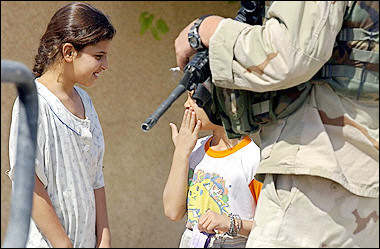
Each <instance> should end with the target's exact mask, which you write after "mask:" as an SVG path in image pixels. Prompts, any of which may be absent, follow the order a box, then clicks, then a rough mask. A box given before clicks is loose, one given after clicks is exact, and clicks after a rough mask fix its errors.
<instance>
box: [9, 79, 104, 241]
mask: <svg viewBox="0 0 380 249" xmlns="http://www.w3.org/2000/svg"><path fill="white" fill-rule="evenodd" d="M35 83H36V87H37V93H38V106H39V108H38V110H39V116H38V130H37V148H36V160H35V165H36V166H35V172H36V174H37V176H38V178H39V179H40V180H41V182H42V183H43V184H44V186H45V188H46V190H47V193H48V195H49V197H50V200H51V202H52V204H53V207H54V209H55V212H56V214H57V216H58V218H59V220H60V222H61V224H62V226H63V228H64V229H65V231H66V234H67V235H68V236H69V238H70V239H71V242H72V243H73V246H74V247H95V246H96V236H95V222H96V210H95V196H94V189H98V188H101V187H103V186H104V179H103V155H104V138H103V132H102V129H101V126H100V122H99V119H98V115H97V113H96V111H95V108H94V106H93V104H92V101H91V98H90V96H89V95H88V94H87V93H86V92H85V91H84V90H83V89H81V88H79V87H76V86H75V87H74V88H75V90H76V91H77V92H78V93H79V95H80V97H81V99H82V102H83V105H84V109H85V117H86V118H85V119H80V118H78V117H76V116H75V115H73V114H72V113H71V112H70V111H68V110H67V109H66V107H65V106H64V105H63V104H62V102H61V101H60V100H59V99H58V98H57V97H56V96H55V95H54V94H53V93H52V92H50V90H48V89H47V88H46V87H45V86H44V85H42V84H41V83H39V82H38V81H37V79H36V80H35ZM18 120H19V98H17V99H16V101H15V104H14V107H13V112H12V123H11V131H10V139H9V160H10V167H11V170H10V172H9V177H10V178H11V179H12V180H13V177H14V165H15V161H16V146H17V127H18ZM26 247H35V248H36V247H52V246H51V244H50V243H49V242H48V240H47V238H46V237H45V236H44V235H43V234H42V232H40V231H39V228H38V227H37V226H36V224H35V223H34V221H33V220H31V224H30V231H29V237H28V242H27V245H26Z"/></svg>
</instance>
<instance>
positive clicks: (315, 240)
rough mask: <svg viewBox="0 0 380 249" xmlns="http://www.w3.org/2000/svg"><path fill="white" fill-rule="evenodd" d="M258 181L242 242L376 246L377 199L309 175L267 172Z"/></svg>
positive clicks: (256, 243) (377, 238)
mask: <svg viewBox="0 0 380 249" xmlns="http://www.w3.org/2000/svg"><path fill="white" fill-rule="evenodd" d="M264 184H265V185H266V187H265V188H263V189H262V190H261V193H260V197H259V202H258V206H257V209H256V212H260V215H258V216H256V218H255V225H254V229H253V230H252V233H251V234H250V236H249V238H248V241H247V245H246V246H247V247H264V248H268V247H281V248H289V247H303V248H307V247H311V248H321V247H329V248H337V247H349V248H355V247H363V248H373V247H375V248H378V246H379V233H378V231H379V228H378V227H379V205H378V199H374V198H365V197H360V196H357V195H352V194H351V193H350V192H349V191H347V190H346V189H345V188H343V187H342V186H340V185H339V184H337V183H335V182H333V181H330V180H327V179H324V178H320V177H313V176H295V175H278V176H276V175H269V176H267V177H266V178H265V182H264ZM321 193H326V194H321ZM327 193H328V194H327ZM294 217H296V219H294Z"/></svg>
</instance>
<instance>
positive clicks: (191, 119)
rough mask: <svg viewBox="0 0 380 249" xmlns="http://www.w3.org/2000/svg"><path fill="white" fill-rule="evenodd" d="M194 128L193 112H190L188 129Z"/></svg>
mask: <svg viewBox="0 0 380 249" xmlns="http://www.w3.org/2000/svg"><path fill="white" fill-rule="evenodd" d="M194 126H195V112H193V111H191V116H190V128H191V129H193V128H194Z"/></svg>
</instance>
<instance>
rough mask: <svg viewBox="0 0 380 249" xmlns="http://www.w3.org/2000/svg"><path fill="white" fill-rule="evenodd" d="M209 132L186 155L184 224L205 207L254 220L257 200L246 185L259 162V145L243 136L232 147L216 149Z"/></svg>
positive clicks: (194, 220) (189, 223)
mask: <svg viewBox="0 0 380 249" xmlns="http://www.w3.org/2000/svg"><path fill="white" fill-rule="evenodd" d="M210 141H211V136H207V137H203V138H200V139H198V141H197V143H196V145H195V147H194V150H193V152H192V154H191V155H190V158H189V190H188V197H187V210H188V211H187V224H186V227H187V228H193V226H194V225H195V224H196V223H197V222H198V218H199V217H200V216H201V215H202V214H204V213H205V212H206V211H207V210H208V209H211V210H213V211H215V212H217V213H219V214H226V215H228V214H229V213H233V214H238V215H239V216H240V218H242V219H243V220H250V221H252V220H253V217H254V214H255V208H256V204H255V201H254V198H253V196H252V193H251V190H250V187H249V185H253V184H251V183H252V181H253V179H254V175H255V172H256V170H257V168H258V166H259V162H260V149H259V147H258V146H257V145H256V144H255V143H254V142H252V141H251V139H250V138H249V137H248V136H246V137H245V138H244V139H243V140H242V141H240V142H239V143H238V144H237V145H236V146H234V147H233V148H230V149H227V150H223V151H215V150H213V149H211V148H210Z"/></svg>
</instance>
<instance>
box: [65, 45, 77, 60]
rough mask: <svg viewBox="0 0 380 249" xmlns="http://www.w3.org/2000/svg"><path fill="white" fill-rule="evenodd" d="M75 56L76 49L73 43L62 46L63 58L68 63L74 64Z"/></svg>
mask: <svg viewBox="0 0 380 249" xmlns="http://www.w3.org/2000/svg"><path fill="white" fill-rule="evenodd" d="M74 54H75V48H74V46H73V44H71V43H65V44H63V46H62V56H63V58H64V59H65V61H66V62H72V61H73V58H74Z"/></svg>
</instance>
